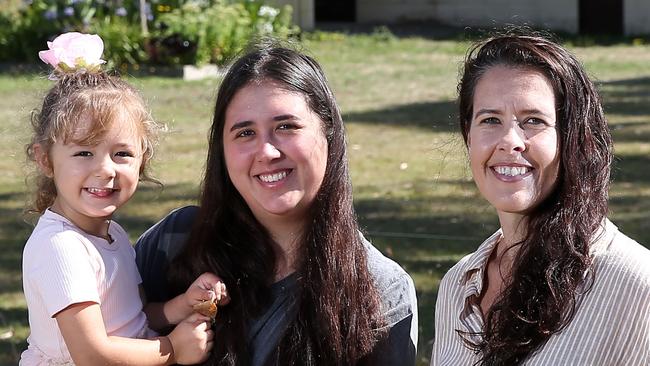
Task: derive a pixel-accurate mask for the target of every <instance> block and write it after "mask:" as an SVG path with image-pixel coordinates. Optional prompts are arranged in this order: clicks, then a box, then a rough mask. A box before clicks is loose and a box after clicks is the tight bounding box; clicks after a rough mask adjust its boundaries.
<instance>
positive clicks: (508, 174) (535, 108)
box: [431, 33, 650, 366]
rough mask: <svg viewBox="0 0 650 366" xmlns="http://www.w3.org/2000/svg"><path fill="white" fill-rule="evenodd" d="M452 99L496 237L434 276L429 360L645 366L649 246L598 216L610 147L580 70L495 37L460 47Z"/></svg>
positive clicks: (569, 58)
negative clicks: (495, 221)
mask: <svg viewBox="0 0 650 366" xmlns="http://www.w3.org/2000/svg"><path fill="white" fill-rule="evenodd" d="M458 92H459V108H460V127H461V132H462V135H463V138H464V140H465V143H466V146H467V150H468V155H469V160H470V166H471V171H472V175H473V177H474V181H475V183H476V185H477V187H478V189H479V191H480V192H481V194H482V195H483V197H484V198H485V199H486V200H487V201H488V202H489V203H490V204H491V205H492V206H493V207H494V208H495V209H496V211H497V214H498V217H499V222H500V225H501V229H499V230H498V231H497V232H496V233H495V234H494V235H492V236H491V237H490V238H488V239H487V240H486V241H485V242H484V243H483V244H481V246H480V247H479V248H478V250H477V251H476V252H474V253H472V254H470V255H468V256H466V257H465V258H463V259H462V260H461V261H460V262H459V263H458V264H456V265H455V266H454V267H453V268H452V269H450V270H449V272H448V273H447V274H446V275H445V277H444V278H443V280H442V282H441V285H440V290H439V293H438V301H437V304H436V320H435V329H436V336H435V345H434V349H433V355H432V361H431V365H578V366H581V365H584V366H586V365H649V364H650V251H648V250H647V249H646V248H644V247H642V246H641V245H639V244H638V243H636V242H635V241H633V240H632V239H630V238H628V237H627V236H625V235H624V234H623V233H621V232H619V231H618V229H617V228H616V226H615V225H614V224H612V223H611V222H610V221H609V220H608V219H607V217H606V214H607V210H608V209H607V200H608V189H609V183H610V166H611V163H612V140H611V136H610V132H609V128H608V126H607V121H606V119H605V116H604V114H603V109H602V107H601V102H600V97H599V95H598V92H597V90H596V88H595V87H594V85H593V83H592V82H591V81H590V80H589V78H588V76H587V74H586V72H585V70H584V68H583V67H582V65H581V64H580V62H579V61H578V60H577V59H576V58H575V57H574V56H573V55H571V54H570V53H569V52H568V51H567V50H566V49H564V48H563V47H562V46H560V45H558V44H557V43H554V42H552V41H550V40H549V39H547V38H545V37H542V36H539V35H536V34H521V33H519V34H506V35H502V36H497V37H494V38H491V39H488V40H486V41H484V42H481V43H479V44H477V45H476V46H474V47H473V48H471V49H470V51H469V52H468V54H467V58H466V60H465V64H464V67H463V73H462V78H461V80H460V83H459V86H458Z"/></svg>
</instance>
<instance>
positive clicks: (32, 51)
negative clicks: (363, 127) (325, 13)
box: [0, 0, 298, 69]
mask: <svg viewBox="0 0 650 366" xmlns="http://www.w3.org/2000/svg"><path fill="white" fill-rule="evenodd" d="M5 2H6V3H5ZM0 5H6V6H3V7H2V9H0V61H13V62H25V61H27V62H37V61H38V51H40V50H44V49H46V48H47V46H46V42H47V41H50V40H52V39H53V38H54V37H56V36H57V35H59V34H61V33H64V32H70V31H78V32H84V33H96V34H99V35H100V36H101V37H102V39H103V40H104V46H105V52H104V59H106V60H107V61H109V66H111V65H112V67H115V68H119V69H123V68H125V67H126V65H128V64H130V65H138V64H141V63H145V62H150V63H161V64H205V63H216V64H223V63H225V62H226V61H227V60H228V59H229V58H231V57H232V56H234V55H236V54H237V53H238V52H239V51H240V50H241V49H242V48H243V47H245V45H246V44H247V43H248V42H250V40H251V39H252V38H255V37H260V36H269V35H271V36H274V37H278V38H287V37H289V36H291V35H292V34H295V33H297V31H298V28H297V27H296V26H294V25H292V23H291V7H290V6H285V7H283V8H282V9H277V8H273V7H270V6H267V5H265V4H264V1H261V0H149V1H147V3H146V7H145V16H146V19H147V24H148V27H149V34H144V33H143V31H142V29H141V25H140V11H139V0H94V1H93V0H26V1H18V0H0ZM9 5H11V6H9Z"/></svg>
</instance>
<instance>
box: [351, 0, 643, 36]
mask: <svg viewBox="0 0 650 366" xmlns="http://www.w3.org/2000/svg"><path fill="white" fill-rule="evenodd" d="M634 1H638V2H644V1H645V0H634ZM515 14H516V15H515ZM357 20H358V21H359V22H395V21H401V20H437V21H439V22H441V23H445V24H450V25H455V26H495V25H503V24H522V23H526V24H530V25H532V26H537V27H544V28H549V29H554V30H564V31H567V32H577V31H578V0H546V1H539V0H357Z"/></svg>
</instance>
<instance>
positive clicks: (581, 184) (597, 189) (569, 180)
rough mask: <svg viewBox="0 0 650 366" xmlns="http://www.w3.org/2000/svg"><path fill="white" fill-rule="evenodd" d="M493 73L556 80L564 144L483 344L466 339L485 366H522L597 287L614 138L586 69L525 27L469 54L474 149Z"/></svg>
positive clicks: (462, 90)
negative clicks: (507, 70) (479, 105)
mask: <svg viewBox="0 0 650 366" xmlns="http://www.w3.org/2000/svg"><path fill="white" fill-rule="evenodd" d="M495 66H505V67H512V68H528V69H533V70H536V71H539V72H541V73H543V74H544V75H545V76H546V78H548V81H549V82H550V84H551V85H552V87H553V91H554V93H555V99H556V111H557V129H558V135H559V139H560V144H559V145H560V146H559V149H560V151H559V152H560V169H559V176H558V181H557V185H556V188H555V189H554V191H553V192H552V193H551V194H550V195H549V197H547V198H546V199H545V200H544V201H543V202H542V203H541V204H540V205H539V206H538V207H536V208H534V210H533V211H532V212H531V213H530V215H529V216H528V218H527V221H526V236H525V238H524V239H523V240H522V241H521V242H520V243H518V245H519V247H520V249H519V253H518V255H517V258H516V259H515V262H514V263H513V267H512V272H511V278H510V280H509V281H508V284H507V287H506V288H505V290H504V291H503V292H502V293H501V294H500V296H499V297H498V299H497V300H496V302H495V303H494V305H492V307H491V308H490V310H489V311H488V314H487V318H486V324H485V328H484V332H483V334H482V336H483V337H482V342H481V343H479V344H474V343H472V342H471V341H469V340H467V339H466V341H467V342H468V343H469V344H470V346H472V347H473V348H474V349H475V350H477V351H478V352H480V353H481V356H482V358H481V361H480V362H479V364H481V365H517V364H520V363H522V362H523V361H524V360H525V359H526V358H527V357H528V356H530V355H531V354H532V353H533V352H535V351H536V350H537V349H539V348H540V347H541V346H542V345H543V344H544V343H545V342H546V341H547V340H548V338H549V337H550V336H551V335H552V334H554V333H556V332H559V331H560V330H562V329H563V328H564V327H565V326H566V325H567V324H568V323H569V322H571V319H572V318H573V316H574V314H575V311H576V296H577V294H578V293H579V292H580V291H588V290H589V288H590V284H589V283H590V281H591V279H593V272H591V271H590V265H591V260H590V257H589V248H590V243H591V242H592V240H593V238H594V235H595V233H596V232H597V230H598V229H599V227H600V225H601V224H602V223H603V220H604V219H605V217H606V214H607V199H608V190H609V182H610V164H611V162H612V140H611V136H610V132H609V128H608V126H607V121H606V120H605V116H604V114H603V110H602V106H601V102H600V97H599V95H598V92H597V90H596V88H595V86H594V84H593V83H592V82H591V80H589V77H588V76H587V74H586V72H585V70H584V68H583V66H582V65H581V64H580V62H579V61H578V60H577V59H576V58H575V57H574V56H573V55H571V54H570V53H569V52H568V51H567V50H566V49H564V48H563V47H561V46H560V45H558V44H557V43H555V42H553V41H551V40H549V39H548V38H546V37H544V36H541V35H538V34H535V33H532V32H530V31H527V30H521V29H520V30H516V31H514V32H510V33H508V34H505V35H500V36H496V37H493V38H490V39H487V40H486V41H483V42H480V43H478V44H476V45H475V46H474V47H472V48H471V49H470V50H469V51H468V53H467V57H466V60H465V64H464V68H463V73H462V78H461V80H460V83H459V85H458V94H459V108H460V128H461V132H462V135H463V138H464V139H465V143H466V144H467V137H468V134H469V130H470V126H471V121H472V114H473V99H474V90H475V88H476V84H477V83H478V81H479V80H480V79H481V77H482V76H483V75H484V74H485V73H486V72H487V71H488V70H490V68H492V67H495ZM586 274H590V276H587V277H585V275H586Z"/></svg>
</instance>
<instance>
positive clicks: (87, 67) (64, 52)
mask: <svg viewBox="0 0 650 366" xmlns="http://www.w3.org/2000/svg"><path fill="white" fill-rule="evenodd" d="M47 47H48V48H49V50H45V51H40V52H39V53H38V57H39V58H40V59H41V60H42V61H43V62H45V63H46V64H49V65H52V66H53V67H54V71H61V72H76V71H88V72H97V71H99V70H100V66H101V65H102V64H103V63H106V61H104V60H102V59H101V57H102V52H104V42H103V41H102V39H101V38H100V37H99V36H98V35H96V34H83V33H78V32H68V33H63V34H61V35H60V36H58V37H56V38H55V39H54V41H52V42H47Z"/></svg>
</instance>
